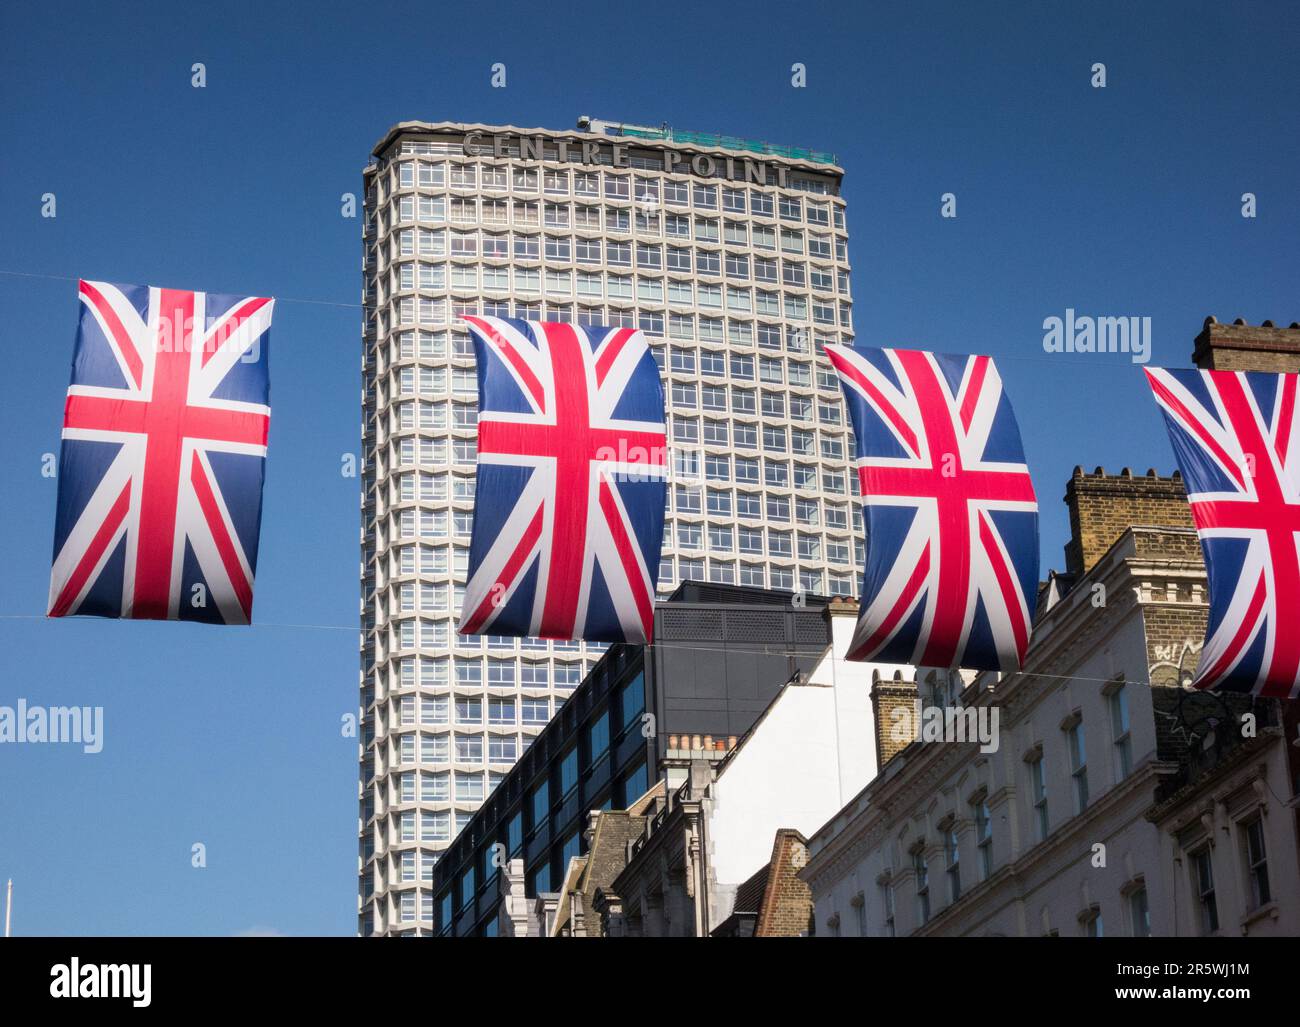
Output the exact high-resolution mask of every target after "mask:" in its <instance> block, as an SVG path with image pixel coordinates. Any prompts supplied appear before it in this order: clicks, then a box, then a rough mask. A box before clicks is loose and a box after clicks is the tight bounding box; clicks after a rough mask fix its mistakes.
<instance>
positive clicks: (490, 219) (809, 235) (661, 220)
mask: <svg viewBox="0 0 1300 1027" xmlns="http://www.w3.org/2000/svg"><path fill="white" fill-rule="evenodd" d="M396 213H397V217H396V218H395V219H394V234H393V235H390V236H389V240H388V246H387V247H386V250H387V252H386V253H385V247H384V245H383V243H378V244H376V246H375V247H374V250H373V255H374V257H375V261H376V264H377V263H378V261H379V259H380V258H381V257H383V256H385V255H386V256H387V257H388V258H389V259H390V260H393V259H395V258H396V257H398V256H407V255H409V254H410V253H411V252H413V251H412V250H410V249H407V248H406V246H407V244H406V242H405V240H404V238H403V237H404V236H411V235H412V233H413V232H415V231H418V232H420V233H421V236H423V234H424V233H426V232H427V233H429V234H430V235H435V236H436V237H437V238H439V239H443V240H445V239H446V238H447V237H448V236H447V232H448V230H450V238H451V240H452V243H451V253H452V255H453V256H466V257H467V256H473V255H475V254H476V253H477V252H478V249H479V240H481V241H482V252H483V255H484V256H485V257H495V258H504V257H508V256H510V255H511V254H513V255H514V256H516V257H522V258H524V259H533V260H535V259H537V239H538V233H539V232H544V233H546V235H545V238H546V243H545V245H548V246H549V242H550V240H551V239H552V238H563V239H564V240H565V242H566V243H573V242H576V243H578V244H582V243H595V244H597V245H596V249H595V250H592V251H583V252H584V253H585V255H586V256H587V257H589V258H591V259H590V261H589V262H591V263H596V264H599V263H600V262H601V260H602V257H601V253H602V248H601V243H602V242H604V245H605V246H606V247H608V252H609V253H610V254H611V255H610V256H608V257H606V258H604V259H607V260H608V261H609V262H610V263H615V262H616V259H615V256H613V254H615V253H617V254H619V255H620V256H621V254H622V253H623V252H625V251H627V252H628V253H629V254H630V248H631V246H632V243H631V241H629V240H624V239H608V240H602V238H601V236H600V235H593V236H586V235H578V236H576V238H573V237H570V236H569V235H567V234H564V233H568V232H570V231H576V232H584V231H585V232H592V233H618V234H627V235H632V234H636V235H638V236H643V237H644V236H650V237H653V238H654V239H656V240H657V239H659V238H660V237H663V238H666V239H667V240H669V244H668V249H669V253H671V252H673V249H674V243H691V242H695V243H705V244H708V245H709V246H719V245H727V246H737V247H744V248H746V249H748V248H751V247H752V248H753V249H756V250H766V251H769V252H773V253H774V252H776V251H777V250H780V252H782V253H791V254H804V253H806V254H807V255H808V256H810V257H815V258H818V259H821V260H831V259H837V260H839V261H840V262H841V263H847V261H848V247H847V242H846V240H845V239H844V238H843V237H842V236H838V235H832V234H831V233H830V232H818V231H816V230H810V231H808V232H804V231H803V230H802V229H799V228H785V227H782V228H780V229H778V228H776V227H774V226H771V225H762V224H748V223H747V222H744V221H727V220H723V221H718V219H716V218H700V217H697V218H695V219H694V220H692V219H691V218H688V217H685V216H684V215H678V214H668V215H666V216H663V217H661V216H660V215H659V213H658V212H657V211H654V210H649V209H646V208H638V209H636V210H635V211H631V210H628V209H626V208H621V207H605V208H603V209H602V208H600V207H584V206H577V207H569V206H567V205H564V206H560V205H556V204H546V205H545V207H544V208H543V209H542V213H541V216H540V217H539V215H538V207H537V204H535V203H515V204H514V205H513V207H512V206H511V205H510V204H508V203H506V202H505V201H504V200H498V201H495V202H494V201H491V200H484V201H483V204H482V206H481V207H480V206H479V204H478V202H477V201H476V200H472V199H455V198H452V199H451V200H450V201H449V200H448V199H447V198H446V197H441V196H422V197H420V199H419V203H418V206H417V204H416V202H415V200H414V198H412V197H409V196H408V197H405V198H404V199H403V200H402V202H401V205H400V206H399V208H398V210H397V212H396ZM417 215H418V216H417ZM381 221H382V227H383V231H384V234H386V233H387V232H388V219H387V216H386V215H385V216H384V217H383V218H381ZM419 222H425V223H428V224H434V225H447V226H448V228H447V229H443V228H438V229H426V228H424V227H422V226H420V227H417V228H404V227H400V226H402V225H417V223H419ZM457 225H474V226H485V227H483V228H481V229H480V228H477V227H476V228H458V227H457ZM495 227H499V228H501V229H502V230H501V231H493V230H492V229H493V228H495ZM508 229H514V233H513V236H512V235H511V234H510V232H509V231H508ZM394 237H395V238H396V243H397V245H396V248H395V247H394V245H393V243H394ZM512 238H513V240H514V241H513V244H512V243H511V239H512ZM458 240H459V241H458ZM528 240H531V241H532V245H531V246H530V245H529V243H528ZM438 245H439V246H440V247H441V248H442V252H444V253H445V252H446V249H445V242H444V243H440V244H438ZM642 250H645V251H646V252H647V253H648V254H649V253H653V254H657V255H658V257H657V258H656V259H657V260H659V261H662V250H661V248H660V244H659V243H658V242H657V241H656V242H640V243H638V245H637V251H638V254H637V262H638V264H639V265H641V266H644V263H643V261H644V260H646V259H650V257H646V256H643V255H642V253H641V251H642ZM420 252H421V253H425V252H427V251H426V250H425V249H423V248H421V251H420ZM681 252H683V253H689V252H690V251H689V250H682V251H681ZM563 259H566V260H567V259H570V258H569V257H567V256H566V257H564V258H563ZM578 259H582V256H581V255H580V256H579V257H578ZM653 266H655V267H659V266H662V264H661V263H655V264H654V265H653ZM670 266H671V264H670ZM687 269H688V270H689V267H688V268H687ZM388 271H389V273H390V274H391V272H392V269H391V268H389V269H388ZM394 287H395V283H394ZM406 288H410V286H409V285H408V286H406Z"/></svg>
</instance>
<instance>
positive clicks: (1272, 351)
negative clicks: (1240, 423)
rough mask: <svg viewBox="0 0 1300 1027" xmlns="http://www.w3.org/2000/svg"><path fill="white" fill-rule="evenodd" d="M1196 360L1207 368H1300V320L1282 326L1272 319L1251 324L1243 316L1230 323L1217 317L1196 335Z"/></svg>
mask: <svg viewBox="0 0 1300 1027" xmlns="http://www.w3.org/2000/svg"><path fill="white" fill-rule="evenodd" d="M1192 360H1193V361H1194V362H1195V364H1196V366H1197V367H1199V368H1201V369H1202V370H1205V371H1272V372H1273V373H1275V374H1276V373H1279V372H1287V373H1291V374H1295V373H1296V372H1300V323H1297V322H1294V321H1293V322H1292V323H1291V327H1290V328H1278V327H1277V326H1276V325H1274V324H1273V322H1272V321H1265V322H1264V323H1263V324H1261V325H1259V326H1255V325H1248V324H1246V322H1245V321H1243V320H1242V319H1241V318H1237V320H1235V321H1233V322H1232V324H1230V325H1225V324H1219V322H1218V321H1216V320H1215V319H1214V318H1213V317H1207V318H1206V319H1205V327H1204V328H1202V329H1201V334H1200V335H1198V336H1197V337H1196V348H1195V349H1194V350H1193V351H1192Z"/></svg>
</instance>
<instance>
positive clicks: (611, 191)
mask: <svg viewBox="0 0 1300 1027" xmlns="http://www.w3.org/2000/svg"><path fill="white" fill-rule="evenodd" d="M396 185H397V188H399V189H413V188H416V187H417V186H418V187H419V188H421V189H442V188H452V189H483V190H484V191H488V192H492V191H505V190H512V191H514V192H537V191H538V189H539V187H540V189H541V191H542V192H544V193H547V194H549V195H552V196H569V195H572V196H576V197H578V198H580V199H581V198H584V197H585V198H588V199H595V198H597V197H600V196H604V197H605V198H607V199H612V200H633V201H635V202H636V203H638V204H643V205H651V204H656V205H657V204H659V203H663V204H664V205H666V206H673V207H686V206H693V207H694V208H695V209H697V210H719V209H720V210H723V211H726V212H728V213H735V214H746V213H748V214H753V215H756V216H759V217H773V216H774V215H779V217H780V219H781V220H783V221H802V220H804V218H805V216H806V218H807V221H808V223H809V224H813V225H829V224H831V223H832V221H833V222H834V224H835V226H836V227H837V228H842V227H843V226H844V211H843V208H842V207H841V206H839V205H837V204H832V203H826V202H821V201H815V200H811V199H808V200H805V199H804V198H802V197H799V196H786V195H781V194H773V193H769V192H765V191H763V190H760V189H744V188H736V187H732V186H721V187H719V186H716V185H712V184H710V183H706V182H687V181H677V180H673V179H668V178H650V177H648V176H644V175H630V174H626V173H624V174H620V173H618V172H613V171H605V172H599V171H575V172H572V173H570V172H569V171H566V170H560V169H555V168H545V169H540V173H539V169H537V168H531V167H507V166H505V165H501V164H474V163H464V164H461V163H454V162H453V163H452V164H450V166H449V165H448V164H446V163H443V162H431V161H419V162H415V161H403V162H401V163H399V164H398V166H397V180H396ZM381 198H382V197H381Z"/></svg>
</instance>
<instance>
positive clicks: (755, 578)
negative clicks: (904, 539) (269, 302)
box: [358, 118, 860, 934]
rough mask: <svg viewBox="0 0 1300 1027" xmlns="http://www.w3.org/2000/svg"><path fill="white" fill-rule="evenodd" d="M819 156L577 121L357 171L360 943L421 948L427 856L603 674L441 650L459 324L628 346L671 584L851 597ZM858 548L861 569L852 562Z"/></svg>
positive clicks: (832, 259) (553, 647) (470, 445)
mask: <svg viewBox="0 0 1300 1027" xmlns="http://www.w3.org/2000/svg"><path fill="white" fill-rule="evenodd" d="M842 176H843V171H842V169H841V168H840V167H839V166H838V165H837V164H836V163H835V158H834V156H833V155H831V154H827V153H821V152H817V151H812V150H802V149H796V148H791V147H780V146H773V145H770V144H766V143H761V142H758V141H755V140H748V139H741V138H737V137H733V136H715V135H703V134H699V133H689V132H680V131H677V132H674V131H672V130H671V129H668V128H666V127H665V128H659V129H655V128H643V127H638V126H631V125H621V124H612V123H608V122H601V121H595V120H592V119H589V118H581V119H579V122H578V127H577V129H576V130H570V131H553V130H546V129H518V128H514V127H511V126H487V125H469V124H458V123H450V122H439V123H432V124H431V123H426V122H403V123H401V124H399V125H396V126H394V127H393V128H392V129H390V130H389V131H388V133H387V134H386V135H385V136H384V137H383V138H382V139H381V140H380V141H379V143H378V145H377V146H376V147H375V149H374V153H373V157H372V159H371V162H370V165H369V166H368V167H367V168H366V170H365V172H364V182H365V228H364V238H363V276H364V305H365V313H364V323H363V372H362V374H363V394H362V433H363V446H364V471H363V487H362V539H361V546H362V554H361V557H362V559H361V625H362V639H361V710H362V731H361V733H362V745H361V757H360V758H361V767H360V782H359V798H360V806H361V814H360V852H359V874H360V882H359V903H358V930H359V932H360V933H362V934H372V933H378V934H395V933H402V932H405V931H424V930H427V929H428V927H429V924H430V923H431V921H432V896H431V893H430V891H429V890H428V884H429V882H430V881H431V880H432V868H433V865H434V862H435V861H436V859H437V855H438V853H439V852H440V851H442V850H443V849H445V848H446V846H447V844H448V843H449V841H450V839H451V838H452V837H453V836H454V834H455V833H456V831H457V830H458V828H459V827H460V826H461V825H462V824H463V823H465V822H466V821H467V820H468V818H469V817H470V816H471V815H472V813H473V811H474V810H475V809H477V808H478V806H479V805H480V803H481V802H482V800H483V798H484V796H485V795H486V794H487V793H488V792H490V791H491V789H492V788H493V787H494V785H495V784H496V782H497V781H498V780H499V779H500V777H501V776H502V774H503V773H504V772H505V771H506V770H508V769H509V767H510V766H511V765H512V764H513V763H514V762H515V760H516V759H517V758H518V757H519V754H520V753H521V752H522V751H523V749H524V748H526V747H527V745H528V744H529V742H530V740H531V739H532V738H533V737H534V736H535V735H536V734H537V733H538V732H539V731H540V730H541V728H542V727H543V726H544V725H545V724H546V722H547V721H548V720H549V719H550V717H551V715H552V714H553V713H554V711H555V709H556V708H557V707H558V706H559V705H560V704H561V703H563V702H564V700H565V698H566V696H567V695H568V694H569V693H570V692H571V691H572V689H573V688H574V687H575V686H576V685H577V683H578V682H579V681H580V680H581V679H582V677H583V674H584V673H585V671H586V670H587V669H589V668H590V666H591V665H592V663H593V662H594V660H595V659H596V657H597V656H598V655H599V653H600V652H601V651H603V647H599V646H589V645H582V644H580V643H549V642H543V641H540V640H536V639H523V640H519V639H513V638H494V637H489V638H484V639H480V638H473V637H470V638H462V637H458V636H457V635H456V632H455V621H456V617H457V613H458V611H459V607H460V597H461V592H462V589H463V584H464V580H465V570H466V564H467V559H468V546H469V534H470V526H471V522H472V516H473V502H474V458H475V453H474V448H475V416H476V412H475V402H476V394H477V383H476V379H475V373H474V361H473V352H472V349H471V346H470V343H469V337H468V335H467V333H466V331H465V330H464V328H463V327H462V326H461V324H460V321H459V318H460V316H461V315H464V314H483V315H488V316H509V317H520V318H529V319H535V320H551V321H571V322H577V323H594V324H608V325H623V326H629V327H639V328H641V329H642V330H644V331H645V332H646V334H647V335H648V336H649V338H650V341H651V343H652V346H653V348H654V351H655V357H656V359H657V361H658V363H659V366H660V369H661V372H662V374H663V377H664V392H665V398H666V401H667V404H668V411H669V414H668V421H669V442H670V445H671V447H672V449H673V454H672V462H673V477H672V480H671V483H670V489H669V493H670V495H669V509H668V514H667V520H666V524H665V533H664V552H663V560H662V562H661V566H660V572H659V586H660V592H661V594H666V593H667V592H669V591H671V590H672V588H673V587H674V586H675V585H676V584H677V583H678V582H679V581H682V580H686V579H697V580H707V581H714V582H720V583H736V584H744V585H757V586H768V587H772V588H784V589H793V590H798V591H805V592H814V593H820V594H830V595H849V594H852V593H853V592H854V591H855V582H856V577H857V576H856V573H855V570H854V568H855V567H856V566H857V565H858V562H859V561H858V556H859V555H860V553H858V554H855V551H854V550H855V542H854V535H855V531H854V524H855V522H856V511H855V508H854V505H853V497H854V495H855V494H856V492H855V485H856V482H855V480H854V478H853V475H851V474H850V473H849V466H850V461H849V456H850V454H849V449H850V437H849V429H848V427H847V425H846V422H845V416H844V411H843V406H842V403H841V400H840V394H839V385H838V382H837V380H836V378H835V375H834V372H833V371H832V370H831V368H830V365H829V363H828V362H827V361H826V359H825V357H824V356H821V355H820V354H821V348H822V346H824V345H825V344H826V343H830V342H845V343H847V342H850V341H851V339H852V327H851V301H850V297H849V265H848V255H847V235H846V232H845V217H844V201H843V200H842V198H841V197H840V183H841V179H842ZM858 545H860V543H858Z"/></svg>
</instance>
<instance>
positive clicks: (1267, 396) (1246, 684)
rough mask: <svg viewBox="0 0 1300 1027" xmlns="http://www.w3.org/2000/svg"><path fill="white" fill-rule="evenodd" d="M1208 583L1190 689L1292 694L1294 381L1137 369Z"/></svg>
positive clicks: (1298, 608)
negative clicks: (1163, 436) (1160, 420)
mask: <svg viewBox="0 0 1300 1027" xmlns="http://www.w3.org/2000/svg"><path fill="white" fill-rule="evenodd" d="M1144 370H1146V375H1147V381H1148V382H1149V383H1150V385H1151V390H1152V392H1153V393H1155V398H1156V402H1157V403H1158V404H1159V406H1160V409H1161V410H1162V411H1163V412H1164V415H1165V424H1166V426H1167V427H1168V429H1169V439H1170V441H1171V442H1172V443H1173V447H1174V455H1175V456H1176V457H1177V458H1178V467H1179V470H1181V471H1182V475H1183V480H1184V481H1185V483H1186V486H1187V499H1188V501H1189V503H1190V504H1191V508H1192V521H1193V522H1194V523H1195V525H1196V533H1197V535H1199V536H1200V540H1201V551H1202V552H1203V553H1204V554H1205V569H1206V574H1207V576H1208V578H1209V588H1210V615H1209V623H1208V624H1207V626H1206V630H1205V647H1204V648H1203V649H1202V650H1201V657H1200V662H1199V663H1198V665H1197V668H1196V678H1195V681H1194V682H1193V684H1194V685H1195V686H1196V687H1197V688H1217V689H1220V690H1222V691H1225V692H1254V693H1256V694H1259V695H1266V696H1277V697H1282V698H1286V697H1291V698H1296V697H1297V696H1300V630H1297V624H1300V556H1298V555H1297V548H1296V533H1297V532H1300V417H1298V416H1297V412H1296V389H1297V383H1298V382H1300V376H1298V375H1294V374H1265V373H1259V372H1243V371H1195V370H1191V369H1186V370H1169V369H1167V368H1145V369H1144Z"/></svg>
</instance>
